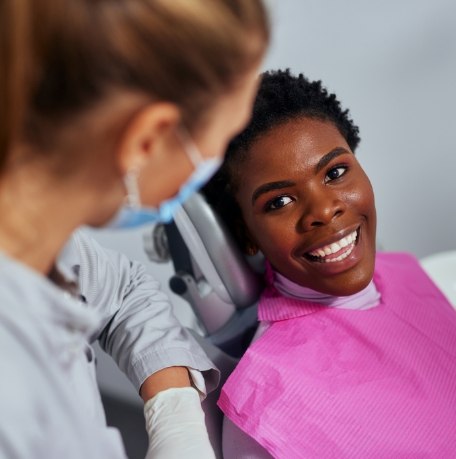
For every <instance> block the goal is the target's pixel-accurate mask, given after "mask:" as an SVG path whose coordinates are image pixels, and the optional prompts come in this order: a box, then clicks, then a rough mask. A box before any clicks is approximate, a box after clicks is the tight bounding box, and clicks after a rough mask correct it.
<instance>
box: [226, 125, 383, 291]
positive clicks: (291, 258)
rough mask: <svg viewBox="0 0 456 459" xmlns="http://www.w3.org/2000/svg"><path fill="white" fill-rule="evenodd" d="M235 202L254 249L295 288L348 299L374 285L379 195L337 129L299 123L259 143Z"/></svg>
mask: <svg viewBox="0 0 456 459" xmlns="http://www.w3.org/2000/svg"><path fill="white" fill-rule="evenodd" d="M235 196H236V199H237V201H238V203H239V205H240V207H241V211H242V216H243V219H244V222H245V225H246V227H247V230H248V233H249V235H250V238H251V241H252V243H253V244H254V245H256V246H257V247H258V248H259V249H260V250H261V251H262V252H263V254H264V255H265V257H266V258H267V259H268V260H269V261H270V263H271V265H272V266H273V267H274V268H275V269H276V270H277V271H278V272H280V273H281V274H282V275H284V276H285V277H287V278H288V279H290V280H291V281H293V282H296V283H298V284H300V285H303V286H305V287H308V288H312V289H314V290H317V291H319V292H322V293H327V294H332V295H338V296H343V295H351V294H353V293H356V292H358V291H360V290H362V289H363V288H365V287H366V286H367V284H368V283H369V282H370V280H371V279H372V275H373V271H374V262H375V230H376V213H375V203H374V196H373V192H372V187H371V184H370V182H369V179H368V178H367V176H366V174H365V172H364V171H363V169H362V167H361V166H360V164H359V163H358V160H357V159H356V157H355V155H354V154H353V152H352V151H351V150H350V147H349V146H348V144H347V141H346V140H345V138H344V137H343V135H342V134H341V133H340V132H339V130H338V129H337V127H336V126H335V125H334V124H332V123H331V122H329V121H323V120H317V119H312V118H306V117H302V118H294V119H291V120H288V121H286V122H284V123H282V124H279V125H277V126H274V127H273V128H272V129H270V130H269V131H267V132H266V133H265V134H263V135H262V136H261V137H259V138H258V139H256V140H255V141H254V142H253V143H252V144H251V146H250V147H249V151H248V154H247V155H246V159H245V164H243V166H242V168H241V170H240V171H239V172H238V191H237V192H236V195H235Z"/></svg>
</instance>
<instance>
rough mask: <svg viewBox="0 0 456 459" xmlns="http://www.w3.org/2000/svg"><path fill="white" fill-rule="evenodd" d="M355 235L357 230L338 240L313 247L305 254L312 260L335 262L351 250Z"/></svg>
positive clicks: (354, 242)
mask: <svg viewBox="0 0 456 459" xmlns="http://www.w3.org/2000/svg"><path fill="white" fill-rule="evenodd" d="M357 237H358V230H355V231H353V232H352V233H350V234H348V235H347V236H344V237H342V238H341V239H339V240H338V241H335V242H332V243H331V244H327V245H324V246H322V247H319V248H317V249H314V250H312V251H310V252H308V253H307V254H306V255H307V256H308V257H310V258H311V260H312V261H317V262H320V263H336V262H338V261H342V260H344V259H345V258H347V257H348V256H349V255H350V254H351V253H352V252H353V249H354V248H355V245H356V240H357Z"/></svg>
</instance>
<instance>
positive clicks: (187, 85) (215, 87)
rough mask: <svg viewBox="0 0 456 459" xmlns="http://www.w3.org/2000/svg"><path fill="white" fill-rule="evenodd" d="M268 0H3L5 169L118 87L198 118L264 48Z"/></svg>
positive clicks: (0, 116)
mask: <svg viewBox="0 0 456 459" xmlns="http://www.w3.org/2000/svg"><path fill="white" fill-rule="evenodd" d="M268 39H269V24H268V19H267V14H266V11H265V7H264V5H263V3H262V0H0V170H1V168H2V166H3V165H4V163H5V159H6V157H7V154H8V151H9V149H10V148H11V146H12V145H13V143H14V142H15V141H16V140H17V139H20V140H21V141H25V142H28V143H29V144H31V145H33V146H36V147H37V148H39V147H40V143H43V142H45V141H48V140H49V139H50V138H52V136H53V135H54V132H55V131H57V130H58V128H59V127H60V126H68V125H70V123H71V120H72V119H74V117H75V116H78V115H79V116H80V115H81V114H84V113H88V112H90V110H91V109H92V108H94V107H96V106H97V105H98V104H100V103H101V102H103V101H104V100H105V99H106V98H107V97H109V94H110V93H111V92H112V91H113V90H114V91H115V90H118V89H120V90H127V91H132V92H137V93H141V94H145V95H147V96H149V97H150V98H151V100H162V101H169V102H172V103H175V104H177V105H178V106H179V107H180V108H181V111H182V114H183V119H184V122H186V123H187V124H189V125H190V126H189V127H191V123H192V122H194V121H197V120H198V118H199V117H200V116H201V115H202V113H203V111H204V109H205V108H207V107H209V106H210V105H211V101H213V99H214V96H216V95H217V94H220V93H222V92H223V91H226V90H227V88H229V87H230V86H231V85H233V84H235V83H236V79H237V76H238V75H242V74H243V72H245V71H247V70H248V69H249V67H252V66H253V64H254V63H255V62H257V61H258V59H259V58H260V57H261V55H262V54H263V53H264V50H265V47H266V45H267V42H268Z"/></svg>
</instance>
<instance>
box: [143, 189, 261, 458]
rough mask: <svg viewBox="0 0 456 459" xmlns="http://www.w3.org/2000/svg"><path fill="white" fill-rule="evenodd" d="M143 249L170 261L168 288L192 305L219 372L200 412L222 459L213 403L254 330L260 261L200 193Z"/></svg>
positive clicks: (219, 415) (219, 425)
mask: <svg viewBox="0 0 456 459" xmlns="http://www.w3.org/2000/svg"><path fill="white" fill-rule="evenodd" d="M144 246H145V250H146V253H147V254H148V255H149V258H150V259H151V260H152V261H155V262H160V261H161V262H163V261H167V260H168V259H171V260H172V263H173V265H174V270H175V274H174V275H173V276H172V277H171V279H170V281H169V284H170V288H171V290H172V291H173V292H174V293H176V294H178V295H180V296H182V297H183V298H184V299H185V300H186V301H188V303H190V305H191V306H192V308H193V311H194V312H195V315H196V316H197V318H198V319H199V322H200V325H201V328H202V329H203V332H204V336H201V335H199V334H197V333H196V332H194V333H193V334H194V336H195V338H196V339H197V340H198V341H199V343H200V344H201V346H202V347H203V348H204V349H205V351H206V353H207V354H208V356H209V358H210V359H211V360H212V361H213V362H214V363H215V365H216V366H217V367H218V368H219V369H220V372H221V381H220V385H219V388H218V389H217V390H216V391H214V392H213V393H211V394H209V396H208V397H207V399H206V400H205V401H204V402H203V408H204V411H205V414H206V425H207V428H208V432H209V437H210V439H211V442H212V445H213V447H214V451H215V453H216V455H217V457H218V458H222V423H223V415H222V412H221V411H220V410H219V408H218V407H217V405H216V402H217V399H218V396H219V393H220V387H221V386H223V384H224V382H225V380H226V378H227V377H228V376H229V374H230V373H231V371H233V369H234V367H235V366H236V364H237V362H238V361H239V358H240V357H241V356H242V354H243V353H244V351H245V350H246V349H247V347H248V345H249V343H250V341H251V339H252V337H253V335H254V333H255V331H256V328H257V301H258V298H259V296H260V293H261V291H262V288H263V285H262V276H261V274H262V270H263V259H262V257H261V255H257V256H255V257H247V256H245V255H244V254H242V253H241V251H240V249H239V247H238V246H237V244H236V243H235V242H234V240H233V238H232V237H231V235H230V234H229V232H228V231H227V230H226V228H225V226H224V224H223V222H222V221H221V220H220V218H219V217H218V216H217V215H216V213H215V212H214V210H213V209H212V208H211V207H210V206H209V204H208V203H207V202H206V200H205V198H204V197H203V196H202V195H201V194H195V195H193V196H192V197H191V198H190V199H189V200H187V201H186V202H185V204H184V205H183V207H182V208H181V209H180V210H179V211H178V212H177V214H176V215H175V218H174V221H173V222H172V223H170V224H167V225H158V226H155V227H154V228H153V230H152V233H149V234H147V235H146V237H145V240H144Z"/></svg>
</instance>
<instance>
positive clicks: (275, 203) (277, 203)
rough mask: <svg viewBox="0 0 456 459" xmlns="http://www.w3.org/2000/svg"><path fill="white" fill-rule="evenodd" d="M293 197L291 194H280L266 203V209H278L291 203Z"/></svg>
mask: <svg viewBox="0 0 456 459" xmlns="http://www.w3.org/2000/svg"><path fill="white" fill-rule="evenodd" d="M291 201H292V199H291V198H290V196H278V197H277V198H274V199H271V200H270V201H268V202H267V203H266V206H265V209H266V211H269V210H277V209H281V208H282V207H285V206H286V205H287V204H290V202H291Z"/></svg>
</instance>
